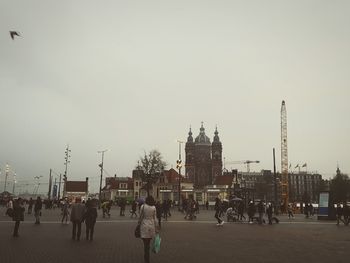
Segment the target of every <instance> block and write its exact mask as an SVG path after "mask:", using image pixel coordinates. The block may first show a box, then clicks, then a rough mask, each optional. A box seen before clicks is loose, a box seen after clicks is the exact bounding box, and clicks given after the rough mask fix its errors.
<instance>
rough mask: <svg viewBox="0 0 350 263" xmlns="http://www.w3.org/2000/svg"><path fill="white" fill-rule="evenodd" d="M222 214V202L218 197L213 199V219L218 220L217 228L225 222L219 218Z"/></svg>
mask: <svg viewBox="0 0 350 263" xmlns="http://www.w3.org/2000/svg"><path fill="white" fill-rule="evenodd" d="M221 214H222V202H221V200H220V198H219V197H217V198H216V199H215V215H214V217H215V218H216V219H217V220H218V223H217V224H216V225H217V226H222V225H223V224H224V223H225V222H224V220H222V219H221V218H220V217H221Z"/></svg>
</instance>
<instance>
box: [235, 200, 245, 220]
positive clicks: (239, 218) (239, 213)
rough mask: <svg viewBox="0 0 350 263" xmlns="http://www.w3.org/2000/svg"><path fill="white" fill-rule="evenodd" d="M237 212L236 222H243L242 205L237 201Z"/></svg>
mask: <svg viewBox="0 0 350 263" xmlns="http://www.w3.org/2000/svg"><path fill="white" fill-rule="evenodd" d="M237 212H238V220H241V221H242V220H243V218H244V220H245V216H244V203H243V201H239V203H238V207H237Z"/></svg>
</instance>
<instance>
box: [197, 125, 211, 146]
mask: <svg viewBox="0 0 350 263" xmlns="http://www.w3.org/2000/svg"><path fill="white" fill-rule="evenodd" d="M195 142H196V143H204V144H210V139H209V137H208V136H206V135H205V129H204V127H203V122H202V126H201V128H200V130H199V135H198V136H197V137H196V139H195Z"/></svg>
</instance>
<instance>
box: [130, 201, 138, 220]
mask: <svg viewBox="0 0 350 263" xmlns="http://www.w3.org/2000/svg"><path fill="white" fill-rule="evenodd" d="M136 209H137V203H136V200H134V201H133V202H132V204H131V210H130V217H133V216H134V215H135V217H137V214H136Z"/></svg>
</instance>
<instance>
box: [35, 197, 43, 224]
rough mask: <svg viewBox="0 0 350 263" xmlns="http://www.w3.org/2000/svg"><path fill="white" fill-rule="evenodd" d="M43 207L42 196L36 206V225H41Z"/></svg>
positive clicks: (37, 200)
mask: <svg viewBox="0 0 350 263" xmlns="http://www.w3.org/2000/svg"><path fill="white" fill-rule="evenodd" d="M42 207H43V202H42V201H41V198H40V196H38V198H37V199H36V201H35V205H34V216H35V224H36V225H39V224H40V216H41V209H42Z"/></svg>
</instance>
